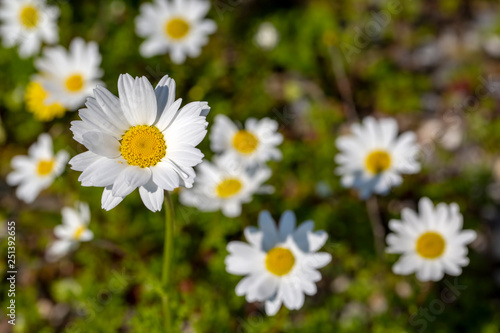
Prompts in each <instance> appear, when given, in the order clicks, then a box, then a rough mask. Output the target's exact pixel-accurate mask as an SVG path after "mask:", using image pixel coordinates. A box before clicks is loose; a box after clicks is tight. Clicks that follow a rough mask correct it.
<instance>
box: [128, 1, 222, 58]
mask: <svg viewBox="0 0 500 333" xmlns="http://www.w3.org/2000/svg"><path fill="white" fill-rule="evenodd" d="M140 10H141V14H140V15H139V16H138V17H137V18H136V21H135V23H136V29H135V31H136V32H137V34H138V35H139V36H140V37H143V38H146V41H145V42H144V43H142V44H141V46H140V52H141V55H142V56H143V57H152V56H154V55H159V54H165V53H167V52H168V53H170V58H171V59H172V61H173V62H174V63H177V64H181V63H183V62H184V60H185V59H186V55H187V56H189V57H191V58H196V57H198V56H199V55H200V53H201V47H202V46H203V45H205V44H207V43H208V35H210V34H212V33H214V32H215V30H217V25H216V24H215V22H214V21H212V20H209V19H205V16H206V15H207V13H208V11H209V10H210V2H209V1H204V0H174V1H172V2H171V1H167V0H155V1H154V2H153V3H145V4H143V5H141V9H140Z"/></svg>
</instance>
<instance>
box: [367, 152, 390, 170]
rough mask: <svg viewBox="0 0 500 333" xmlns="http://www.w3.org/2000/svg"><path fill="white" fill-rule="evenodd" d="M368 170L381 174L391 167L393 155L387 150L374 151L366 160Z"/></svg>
mask: <svg viewBox="0 0 500 333" xmlns="http://www.w3.org/2000/svg"><path fill="white" fill-rule="evenodd" d="M365 163H366V169H367V170H368V171H369V172H371V173H373V174H378V173H381V172H383V171H385V170H387V169H389V168H390V166H391V155H389V153H388V152H386V151H385V150H375V151H372V152H371V153H370V154H369V155H368V157H367V158H366V162H365Z"/></svg>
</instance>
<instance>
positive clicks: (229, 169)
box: [179, 155, 271, 217]
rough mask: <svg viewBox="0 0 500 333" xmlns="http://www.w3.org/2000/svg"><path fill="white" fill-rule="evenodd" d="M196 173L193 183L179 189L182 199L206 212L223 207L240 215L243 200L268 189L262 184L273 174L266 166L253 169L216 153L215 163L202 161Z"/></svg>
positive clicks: (222, 209) (186, 203)
mask: <svg viewBox="0 0 500 333" xmlns="http://www.w3.org/2000/svg"><path fill="white" fill-rule="evenodd" d="M197 173H198V174H197V176H196V182H195V184H194V187H193V188H192V189H189V190H183V191H181V192H180V196H179V199H180V201H181V203H182V204H184V205H186V206H192V207H196V208H198V209H199V210H201V211H204V212H213V211H216V210H219V209H220V210H221V211H222V213H223V214H224V215H226V216H227V217H236V216H239V215H240V214H241V205H242V204H243V203H247V202H250V201H251V200H252V196H253V195H254V194H255V193H259V192H264V191H267V189H266V187H263V186H262V184H263V183H264V182H265V181H266V180H268V179H269V177H270V176H271V170H269V169H268V168H266V167H259V168H256V169H255V170H252V172H251V173H250V172H249V171H248V170H247V169H246V168H245V165H243V164H241V163H240V162H239V161H238V160H235V159H234V158H232V156H229V155H222V156H217V157H215V158H214V163H210V162H208V161H203V163H202V164H200V166H199V167H198V168H197Z"/></svg>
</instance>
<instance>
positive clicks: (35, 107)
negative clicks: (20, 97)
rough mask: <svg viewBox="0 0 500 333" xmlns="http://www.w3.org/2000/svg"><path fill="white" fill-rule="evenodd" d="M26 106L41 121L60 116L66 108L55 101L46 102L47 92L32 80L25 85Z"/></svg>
mask: <svg viewBox="0 0 500 333" xmlns="http://www.w3.org/2000/svg"><path fill="white" fill-rule="evenodd" d="M24 98H25V100H26V108H27V109H28V111H29V112H31V113H33V115H34V116H35V118H36V119H38V120H41V121H51V120H53V119H54V118H56V117H62V116H63V115H64V113H65V112H66V108H65V107H64V106H62V104H60V103H57V102H52V103H49V104H48V103H46V101H47V99H48V93H47V91H46V90H45V89H44V88H43V86H42V85H41V84H40V83H38V82H36V81H32V82H30V83H29V84H28V86H27V87H26V94H25V97H24Z"/></svg>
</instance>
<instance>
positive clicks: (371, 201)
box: [366, 195, 385, 259]
mask: <svg viewBox="0 0 500 333" xmlns="http://www.w3.org/2000/svg"><path fill="white" fill-rule="evenodd" d="M366 209H367V211H368V218H369V220H370V224H371V226H372V231H373V244H374V245H375V251H376V252H377V257H378V258H379V259H383V258H384V255H385V253H384V248H385V245H384V244H385V243H384V236H385V231H384V226H383V225H382V220H381V219H380V210H379V207H378V202H377V197H375V196H374V195H372V196H371V197H370V198H368V199H367V200H366Z"/></svg>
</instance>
